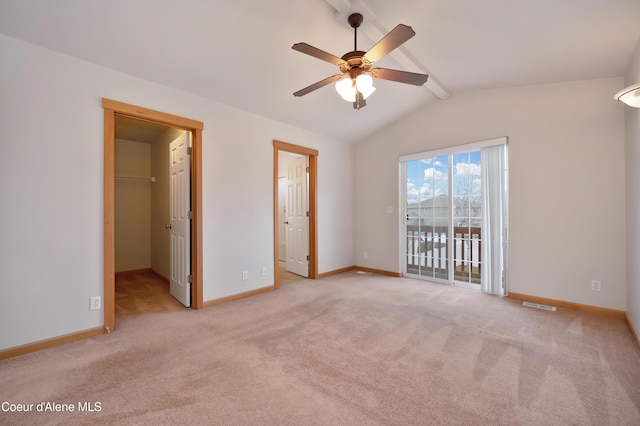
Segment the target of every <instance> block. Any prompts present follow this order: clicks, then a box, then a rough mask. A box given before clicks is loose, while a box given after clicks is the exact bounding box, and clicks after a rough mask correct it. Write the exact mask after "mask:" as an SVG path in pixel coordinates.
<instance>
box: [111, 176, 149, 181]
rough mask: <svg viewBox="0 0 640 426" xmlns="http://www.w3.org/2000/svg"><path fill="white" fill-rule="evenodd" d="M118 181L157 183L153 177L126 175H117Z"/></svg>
mask: <svg viewBox="0 0 640 426" xmlns="http://www.w3.org/2000/svg"><path fill="white" fill-rule="evenodd" d="M116 179H118V180H135V181H140V182H155V181H156V178H155V177H153V176H151V177H144V176H125V175H116Z"/></svg>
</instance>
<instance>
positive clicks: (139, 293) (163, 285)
mask: <svg viewBox="0 0 640 426" xmlns="http://www.w3.org/2000/svg"><path fill="white" fill-rule="evenodd" d="M190 136H191V134H190V132H187V131H185V130H183V129H178V128H175V127H170V126H165V125H161V124H157V123H151V122H148V121H140V120H137V119H133V118H128V117H123V116H116V117H115V206H114V208H115V223H114V226H115V273H116V283H115V292H116V307H115V309H116V317H118V316H119V315H127V314H144V313H150V312H169V311H178V310H182V309H184V308H185V307H189V306H190V302H191V301H190V294H188V293H189V292H188V290H190V289H189V288H185V287H184V285H182V286H181V284H183V283H181V282H180V281H179V280H177V278H179V277H180V276H181V275H182V274H184V275H186V274H187V273H188V274H190V273H191V271H190V270H188V271H183V270H180V269H184V268H186V269H189V267H188V266H189V265H188V264H187V262H188V258H186V259H184V261H183V263H184V265H182V268H181V267H180V266H181V265H178V264H175V263H176V262H174V260H175V259H176V258H177V256H176V255H175V254H172V252H173V251H175V250H176V249H179V248H180V247H176V244H172V241H176V240H177V239H176V234H177V231H178V230H179V229H180V228H179V225H180V223H176V225H177V226H176V228H175V230H174V229H173V224H172V218H171V214H172V211H173V209H172V208H171V207H172V204H175V201H176V200H175V198H176V197H177V198H178V200H179V197H178V195H179V194H176V191H175V188H174V186H175V185H172V183H173V182H174V181H175V180H176V179H173V178H172V176H173V175H174V174H173V173H171V168H172V167H171V163H172V159H173V156H172V155H171V154H172V153H173V152H174V151H175V150H174V149H172V148H173V147H175V146H176V145H177V144H179V143H181V142H184V141H187V142H188V140H189V139H188V138H189V137H190ZM186 158H188V156H187V157H186ZM182 184H183V186H184V189H183V191H182V192H190V190H189V185H190V182H189V180H186V182H182ZM184 201H186V202H184V203H183V204H184V205H181V206H178V208H177V209H175V210H176V211H180V209H184V210H187V209H190V200H189V199H188V198H187V199H186V200H184ZM182 225H183V228H184V224H182ZM185 230H186V229H185ZM190 234H191V230H190V229H188V235H187V236H188V237H191V235H190ZM188 243H189V240H188V239H186V240H183V241H182V244H183V245H184V248H183V251H184V250H189V251H190V249H189V247H188ZM187 254H190V253H187ZM172 281H173V283H172Z"/></svg>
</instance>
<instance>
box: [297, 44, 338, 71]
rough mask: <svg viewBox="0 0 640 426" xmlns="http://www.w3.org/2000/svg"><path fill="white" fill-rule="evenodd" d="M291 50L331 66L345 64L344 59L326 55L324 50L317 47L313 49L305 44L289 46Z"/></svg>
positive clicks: (329, 54)
mask: <svg viewBox="0 0 640 426" xmlns="http://www.w3.org/2000/svg"><path fill="white" fill-rule="evenodd" d="M291 48H292V49H293V50H297V51H298V52H302V53H306V54H307V55H310V56H313V57H314V58H318V59H322V60H323V61H327V62H329V63H331V64H333V65H337V66H340V65H342V64H345V63H346V62H345V60H344V59H342V58H338V57H337V56H334V55H332V54H331V53H327V52H325V51H324V50H320V49H318V48H317V47H313V46H311V45H310V44H307V43H296V44H294V45H293V46H291Z"/></svg>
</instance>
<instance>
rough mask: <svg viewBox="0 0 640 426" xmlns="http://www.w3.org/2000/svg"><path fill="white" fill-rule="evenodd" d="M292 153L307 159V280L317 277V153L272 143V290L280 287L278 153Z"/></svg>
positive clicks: (284, 144) (282, 143) (275, 141)
mask: <svg viewBox="0 0 640 426" xmlns="http://www.w3.org/2000/svg"><path fill="white" fill-rule="evenodd" d="M280 151H286V152H292V153H294V154H300V155H304V156H307V157H309V188H308V189H309V191H308V196H309V278H311V279H316V278H317V277H318V224H317V206H318V198H317V184H318V151H317V150H315V149H311V148H306V147H303V146H299V145H293V144H290V143H287V142H281V141H277V140H274V141H273V253H274V258H273V276H274V284H273V286H274V288H276V289H277V288H279V287H280V278H279V274H278V271H279V268H280V266H279V247H278V246H279V244H278V243H279V240H280V237H279V235H278V230H279V226H280V221H279V220H278V217H279V216H278V166H279V164H278V153H279V152H280Z"/></svg>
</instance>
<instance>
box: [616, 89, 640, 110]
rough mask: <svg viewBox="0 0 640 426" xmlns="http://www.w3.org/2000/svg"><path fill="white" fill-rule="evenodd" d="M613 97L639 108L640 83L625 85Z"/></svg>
mask: <svg viewBox="0 0 640 426" xmlns="http://www.w3.org/2000/svg"><path fill="white" fill-rule="evenodd" d="M614 98H615V99H616V100H618V101H620V102H623V103H625V104H627V105H629V106H632V107H634V108H640V83H638V84H634V85H632V86H629V87H625V88H624V89H622V90H621V91H619V92H618V93H616V95H615V96H614Z"/></svg>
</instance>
